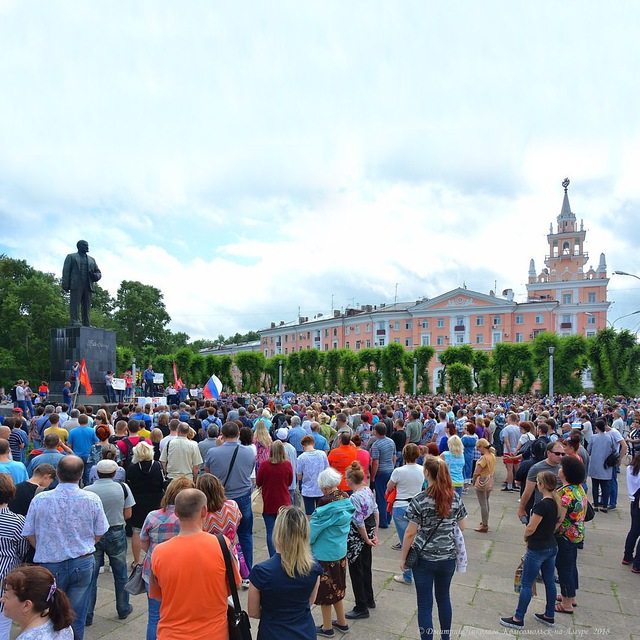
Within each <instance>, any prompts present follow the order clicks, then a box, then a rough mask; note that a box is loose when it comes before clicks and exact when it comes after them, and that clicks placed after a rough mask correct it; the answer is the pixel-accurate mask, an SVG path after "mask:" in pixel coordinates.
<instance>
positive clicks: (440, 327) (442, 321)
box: [438, 318, 444, 329]
mask: <svg viewBox="0 0 640 640" xmlns="http://www.w3.org/2000/svg"><path fill="white" fill-rule="evenodd" d="M438 329H444V318H438Z"/></svg>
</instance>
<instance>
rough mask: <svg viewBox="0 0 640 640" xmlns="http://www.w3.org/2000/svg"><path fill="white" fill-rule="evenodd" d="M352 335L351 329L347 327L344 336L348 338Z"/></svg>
mask: <svg viewBox="0 0 640 640" xmlns="http://www.w3.org/2000/svg"><path fill="white" fill-rule="evenodd" d="M350 333H351V327H345V330H344V335H345V336H348V335H349V334H350Z"/></svg>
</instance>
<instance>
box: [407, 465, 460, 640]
mask: <svg viewBox="0 0 640 640" xmlns="http://www.w3.org/2000/svg"><path fill="white" fill-rule="evenodd" d="M423 470H424V477H425V479H426V480H427V483H428V486H427V489H425V490H424V491H421V492H420V493H419V494H418V495H417V496H415V497H414V498H413V499H412V500H411V503H410V504H409V507H408V509H407V512H406V514H405V518H406V519H407V520H408V521H409V524H408V525H407V530H406V531H405V534H404V538H403V543H402V561H401V563H400V568H401V569H402V571H407V570H408V567H407V566H406V561H407V555H408V554H409V549H411V548H412V547H413V550H414V551H415V552H416V554H417V558H418V559H417V562H416V563H415V564H414V565H413V567H412V569H413V579H414V582H415V585H416V595H417V600H418V627H419V630H420V638H421V640H427V639H429V640H431V638H433V615H432V609H433V594H434V591H435V598H436V602H437V605H438V618H439V619H440V629H441V635H442V636H443V637H444V636H446V635H449V634H450V632H451V618H452V615H453V613H452V609H451V597H450V595H449V588H450V586H451V579H452V578H453V573H454V571H455V568H456V553H457V550H456V540H455V534H456V525H457V526H459V528H460V530H461V531H464V527H465V522H464V519H465V518H466V516H467V510H466V509H465V507H464V504H463V503H462V500H461V498H460V496H459V495H458V494H457V493H456V492H455V491H454V489H453V483H452V481H451V474H450V473H449V468H448V467H447V464H446V462H445V461H444V460H442V458H436V457H434V456H426V457H425V459H424V464H423Z"/></svg>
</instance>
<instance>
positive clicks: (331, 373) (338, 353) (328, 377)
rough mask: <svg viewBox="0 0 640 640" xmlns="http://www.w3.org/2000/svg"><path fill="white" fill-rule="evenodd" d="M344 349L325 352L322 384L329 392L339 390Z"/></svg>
mask: <svg viewBox="0 0 640 640" xmlns="http://www.w3.org/2000/svg"><path fill="white" fill-rule="evenodd" d="M343 352H344V349H340V350H337V349H334V350H333V351H327V353H326V354H325V357H324V383H325V388H326V389H330V390H331V391H334V390H338V389H341V387H340V369H341V366H342V359H343V355H344V354H343Z"/></svg>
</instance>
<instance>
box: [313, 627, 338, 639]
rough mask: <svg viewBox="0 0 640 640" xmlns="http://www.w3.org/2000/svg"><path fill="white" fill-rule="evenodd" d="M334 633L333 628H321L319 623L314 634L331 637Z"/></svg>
mask: <svg viewBox="0 0 640 640" xmlns="http://www.w3.org/2000/svg"><path fill="white" fill-rule="evenodd" d="M335 634H336V632H335V631H334V630H333V629H329V630H328V631H327V630H326V629H323V628H322V625H321V624H320V625H318V626H317V627H316V635H319V636H325V637H326V638H333V636H334V635H335Z"/></svg>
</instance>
